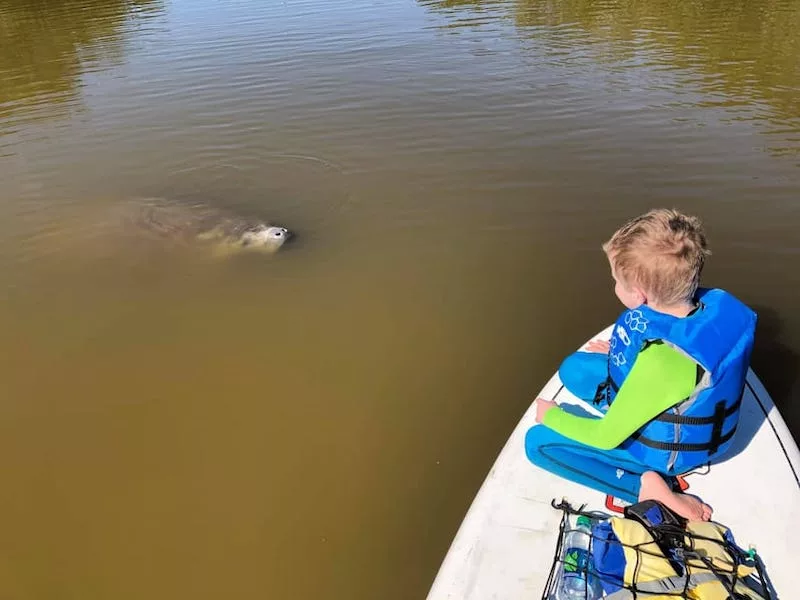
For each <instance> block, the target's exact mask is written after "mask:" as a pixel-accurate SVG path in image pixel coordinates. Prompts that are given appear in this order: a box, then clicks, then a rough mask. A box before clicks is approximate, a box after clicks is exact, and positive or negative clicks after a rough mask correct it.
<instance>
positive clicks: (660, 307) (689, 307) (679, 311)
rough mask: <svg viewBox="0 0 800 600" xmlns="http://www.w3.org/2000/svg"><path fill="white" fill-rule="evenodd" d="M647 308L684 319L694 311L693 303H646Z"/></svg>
mask: <svg viewBox="0 0 800 600" xmlns="http://www.w3.org/2000/svg"><path fill="white" fill-rule="evenodd" d="M647 306H649V307H650V309H651V310H654V311H656V312H660V313H665V314H668V315H672V316H673V317H680V318H682V317H685V316H687V315H688V314H689V313H690V312H692V311H693V310H694V309H695V304H694V303H693V302H681V303H680V304H670V305H665V304H653V303H648V304H647Z"/></svg>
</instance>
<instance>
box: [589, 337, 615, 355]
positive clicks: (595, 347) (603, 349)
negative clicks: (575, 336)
mask: <svg viewBox="0 0 800 600" xmlns="http://www.w3.org/2000/svg"><path fill="white" fill-rule="evenodd" d="M610 349H611V345H610V344H609V343H608V342H607V341H606V340H592V341H591V342H589V343H588V344H586V351H587V352H597V353H599V354H608V351H609V350H610Z"/></svg>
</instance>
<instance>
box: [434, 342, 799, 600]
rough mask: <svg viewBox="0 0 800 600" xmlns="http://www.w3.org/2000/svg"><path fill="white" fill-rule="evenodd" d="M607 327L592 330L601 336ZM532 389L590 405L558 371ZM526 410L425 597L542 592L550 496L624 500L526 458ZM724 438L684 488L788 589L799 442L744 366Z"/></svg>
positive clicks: (608, 508) (552, 518) (607, 507)
mask: <svg viewBox="0 0 800 600" xmlns="http://www.w3.org/2000/svg"><path fill="white" fill-rule="evenodd" d="M610 331H611V328H610V327H609V328H607V329H606V330H605V331H604V332H602V333H601V334H599V335H598V336H597V337H598V338H602V339H608V337H609V334H610ZM593 339H595V338H593ZM539 396H540V397H542V398H546V399H549V400H555V401H556V402H558V403H559V404H562V405H570V404H572V405H575V406H576V407H579V408H581V409H583V410H585V411H588V412H596V411H595V409H594V408H593V407H591V406H589V405H588V404H587V403H585V402H582V401H581V400H579V399H577V398H576V397H574V396H573V395H572V394H571V393H570V392H569V391H568V390H567V389H566V388H565V387H564V386H563V385H562V383H561V380H560V378H559V376H558V373H556V374H555V375H554V376H553V377H552V378H551V379H550V381H548V382H547V384H546V385H545V386H544V388H543V389H542V391H541V393H540V394H539ZM535 416H536V407H535V404H531V406H530V407H529V408H528V410H527V411H526V412H525V414H524V415H523V417H522V419H521V420H520V422H519V424H518V425H517V427H516V428H515V429H514V431H513V433H512V434H511V436H510V438H509V439H508V441H507V442H506V445H505V446H504V447H503V449H502V450H501V452H500V454H499V456H498V457H497V459H496V461H495V463H494V465H493V466H492V468H491V470H490V471H489V474H488V475H487V477H486V479H485V480H484V482H483V485H482V486H481V488H480V489H479V491H478V493H477V494H476V496H475V498H474V500H473V502H472V505H471V506H470V508H469V510H468V512H467V514H466V516H465V518H464V520H463V522H462V524H461V526H460V528H459V530H458V532H457V533H456V536H455V538H454V539H453V542H452V544H451V546H450V549H449V550H448V552H447V555H446V556H445V559H444V561H443V563H442V565H441V568H440V569H439V572H438V574H437V576H436V579H435V581H434V583H433V586H432V587H431V590H430V592H429V594H428V600H445V599H458V600H488V599H492V600H501V599H509V600H511V599H513V600H521V599H523V598H534V599H538V598H541V596H542V592H543V590H544V587H545V584H546V582H547V576H548V574H549V572H550V567H551V565H552V563H553V552H554V550H555V546H556V541H557V536H558V525H559V521H560V519H561V512H560V511H558V510H555V509H554V508H553V507H552V506H551V501H552V500H556V501H557V502H558V501H560V500H561V499H566V500H567V501H568V502H570V503H571V504H572V505H573V506H576V507H577V506H580V505H583V504H586V509H587V510H602V511H605V512H613V511H615V510H621V508H622V506H624V503H621V502H619V501H617V500H616V499H613V498H610V497H607V496H606V495H605V494H602V493H601V492H597V491H595V490H592V489H590V488H587V487H584V486H582V485H579V484H576V483H573V482H570V481H567V480H565V479H562V478H560V477H557V476H556V475H553V474H551V473H549V472H547V471H545V470H543V469H540V468H538V467H536V466H535V465H533V464H532V463H531V462H530V461H529V460H528V459H527V457H526V456H525V448H524V440H525V433H526V432H527V431H528V429H529V428H530V427H533V426H535V425H536V421H535ZM732 446H733V447H732V448H731V450H730V451H729V452H728V453H727V457H728V458H726V459H724V460H722V461H721V462H719V463H715V464H713V465H710V466H708V467H705V468H701V469H698V470H697V471H695V472H692V473H689V474H687V475H685V477H684V480H685V484H686V485H688V489H687V493H692V494H696V495H698V496H699V497H701V498H702V499H703V500H704V501H705V502H707V503H708V504H710V505H711V506H712V507H713V509H714V517H713V518H714V520H715V521H718V522H720V523H722V524H724V525H726V526H728V527H730V528H731V530H732V531H733V533H734V535H735V537H736V541H737V543H738V544H739V545H740V546H741V547H743V548H747V547H748V546H750V545H752V546H754V547H755V548H756V549H757V551H758V553H759V555H760V556H761V557H762V559H763V561H764V564H765V566H766V569H767V571H766V572H767V576H768V577H769V579H770V581H771V583H772V586H773V588H774V590H775V591H776V592H777V593H778V595H779V597H782V598H784V599H785V598H788V597H789V596H788V595H787V594H790V593H791V590H792V589H793V588H792V585H793V581H795V580H796V573H795V572H794V571H793V569H795V570H796V568H797V567H796V566H794V565H793V564H792V563H793V562H794V561H793V560H792V559H793V558H794V557H797V556H800V550H798V547H800V542H798V541H797V539H796V536H794V535H790V532H791V530H793V529H794V528H795V527H796V526H797V524H798V523H800V452H798V448H797V445H796V444H795V442H794V440H793V438H792V436H791V434H790V432H789V430H788V428H787V427H786V424H785V423H784V421H783V418H782V417H781V415H780V413H779V412H778V409H777V408H776V407H775V405H774V403H773V401H772V399H771V398H770V396H769V394H768V393H767V391H766V389H765V388H764V386H763V385H762V384H761V382H760V381H759V379H758V377H756V375H755V373H753V371H752V370H750V371H749V372H748V375H747V382H746V385H745V392H744V397H743V399H742V408H741V419H740V423H739V427H738V429H737V431H736V434H735V437H734V442H733V444H732ZM781 593H783V596H780V594H781Z"/></svg>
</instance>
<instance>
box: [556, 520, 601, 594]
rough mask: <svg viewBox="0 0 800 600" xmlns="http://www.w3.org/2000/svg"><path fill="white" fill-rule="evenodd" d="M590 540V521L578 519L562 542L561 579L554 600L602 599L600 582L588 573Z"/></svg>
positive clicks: (590, 558)
mask: <svg viewBox="0 0 800 600" xmlns="http://www.w3.org/2000/svg"><path fill="white" fill-rule="evenodd" d="M591 539H592V521H591V520H590V519H589V518H588V517H584V516H580V517H578V520H577V523H576V527H575V529H572V530H570V531H569V532H568V533H567V537H566V539H565V540H564V555H563V556H562V557H561V577H560V578H559V583H558V588H557V589H556V600H595V599H596V598H602V596H603V591H602V588H601V587H600V586H599V585H598V584H599V583H600V582H599V581H597V579H596V578H595V577H594V576H592V575H591V574H590V572H589V570H590V568H591V566H592V557H591V554H590V551H589V544H590V543H591Z"/></svg>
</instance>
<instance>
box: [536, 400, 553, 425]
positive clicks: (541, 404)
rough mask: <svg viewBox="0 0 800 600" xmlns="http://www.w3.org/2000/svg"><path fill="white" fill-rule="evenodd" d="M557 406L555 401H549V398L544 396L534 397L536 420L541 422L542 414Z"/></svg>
mask: <svg viewBox="0 0 800 600" xmlns="http://www.w3.org/2000/svg"><path fill="white" fill-rule="evenodd" d="M556 406H558V405H557V404H556V403H555V402H550V400H545V399H544V398H537V399H536V422H537V423H543V422H544V416H545V415H546V414H547V412H548V411H549V410H550V409H552V408H555V407H556Z"/></svg>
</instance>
